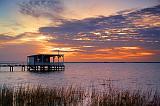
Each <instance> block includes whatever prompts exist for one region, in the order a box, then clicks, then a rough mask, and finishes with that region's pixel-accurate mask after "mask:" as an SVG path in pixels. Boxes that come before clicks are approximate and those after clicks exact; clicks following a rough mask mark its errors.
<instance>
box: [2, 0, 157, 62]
mask: <svg viewBox="0 0 160 106" xmlns="http://www.w3.org/2000/svg"><path fill="white" fill-rule="evenodd" d="M57 50H60V51H61V53H63V54H65V61H72V62H74V61H75V62H79V61H80V62H93V61H94V62H108V61H109V62H119V61H127V62H153V61H154V62H159V61H160V0H0V61H1V62H2V61H26V57H27V56H28V55H32V54H53V53H54V54H55V53H57Z"/></svg>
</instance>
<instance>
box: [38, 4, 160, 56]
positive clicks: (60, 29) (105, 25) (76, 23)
mask: <svg viewBox="0 0 160 106" xmlns="http://www.w3.org/2000/svg"><path fill="white" fill-rule="evenodd" d="M127 12H128V11H127ZM157 12H158V13H157ZM155 13H156V14H155ZM159 13H160V6H155V7H151V8H146V9H142V10H136V11H133V12H129V13H126V12H125V13H121V14H118V15H113V16H109V17H105V16H99V17H93V18H87V19H83V20H73V21H66V22H64V23H63V24H61V25H59V26H56V27H52V26H48V27H41V28H40V29H39V31H40V32H41V33H44V34H49V35H51V36H54V37H56V39H51V40H50V41H49V42H54V43H57V44H65V45H68V47H79V48H80V50H81V54H86V55H89V54H93V55H94V54H96V53H95V51H96V50H98V49H103V48H106V47H107V48H108V49H109V48H123V47H128V48H129V47H139V48H141V50H142V51H141V53H137V52H135V50H132V49H128V50H126V49H125V50H126V51H125V54H123V53H122V52H124V51H122V49H121V50H120V49H116V50H115V49H114V50H111V51H109V52H110V53H112V54H114V52H117V53H118V54H120V55H127V51H128V53H130V54H128V55H127V56H128V58H129V57H131V58H132V57H133V56H134V53H136V54H135V57H136V58H139V57H140V56H142V55H143V56H153V55H157V54H159V50H160V47H159V43H160V37H159V33H160V23H159V22H160V21H159V20H160V14H159ZM90 46H91V47H90ZM143 50H144V52H143ZM99 53H100V54H106V55H107V53H108V52H99ZM131 54H132V55H131ZM86 57H87V56H86ZM122 57H123V56H122ZM124 57H125V56H124ZM108 58H109V57H108Z"/></svg>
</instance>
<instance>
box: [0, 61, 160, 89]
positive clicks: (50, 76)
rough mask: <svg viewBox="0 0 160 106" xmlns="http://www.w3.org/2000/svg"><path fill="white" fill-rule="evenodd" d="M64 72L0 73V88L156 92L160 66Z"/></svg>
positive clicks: (71, 66)
mask: <svg viewBox="0 0 160 106" xmlns="http://www.w3.org/2000/svg"><path fill="white" fill-rule="evenodd" d="M65 66H66V68H65V71H60V72H49V73H32V72H21V68H15V69H14V70H15V71H14V72H9V68H1V69H0V84H1V85H2V84H4V83H5V84H7V85H14V86H15V85H21V84H24V85H25V84H31V85H37V84H41V85H44V86H49V87H52V86H68V85H74V86H81V87H97V88H103V86H105V85H106V84H107V83H111V84H112V86H114V87H116V88H127V89H134V88H138V89H139V88H140V89H141V88H143V89H146V88H147V89H148V88H152V89H158V90H159V89H160V63H66V64H65Z"/></svg>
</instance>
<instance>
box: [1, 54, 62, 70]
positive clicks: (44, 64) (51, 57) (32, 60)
mask: <svg viewBox="0 0 160 106" xmlns="http://www.w3.org/2000/svg"><path fill="white" fill-rule="evenodd" d="M1 67H9V71H10V72H13V71H14V68H15V67H21V68H22V71H30V72H50V71H64V70H65V66H64V54H59V52H58V54H36V55H30V56H27V62H26V64H24V63H23V64H22V63H21V64H20V63H0V68H1Z"/></svg>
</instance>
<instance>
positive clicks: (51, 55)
mask: <svg viewBox="0 0 160 106" xmlns="http://www.w3.org/2000/svg"><path fill="white" fill-rule="evenodd" d="M35 56H49V57H53V56H64V54H35V55H30V56H27V57H35Z"/></svg>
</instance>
